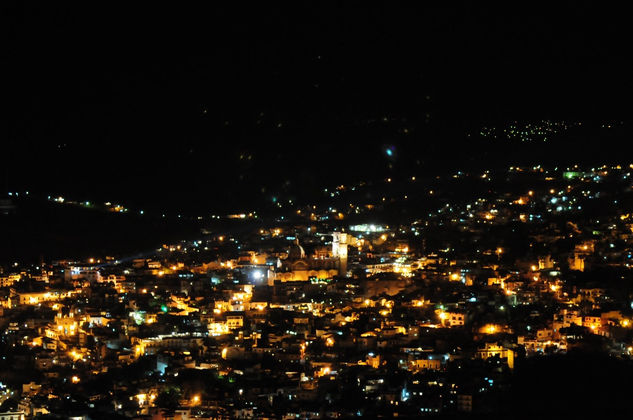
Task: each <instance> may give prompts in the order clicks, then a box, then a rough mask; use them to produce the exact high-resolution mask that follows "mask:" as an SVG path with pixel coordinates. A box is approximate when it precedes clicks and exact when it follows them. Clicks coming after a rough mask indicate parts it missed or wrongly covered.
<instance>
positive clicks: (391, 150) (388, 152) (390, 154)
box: [387, 148, 393, 157]
mask: <svg viewBox="0 0 633 420" xmlns="http://www.w3.org/2000/svg"><path fill="white" fill-rule="evenodd" d="M387 156H389V157H391V156H393V149H391V148H388V149H387Z"/></svg>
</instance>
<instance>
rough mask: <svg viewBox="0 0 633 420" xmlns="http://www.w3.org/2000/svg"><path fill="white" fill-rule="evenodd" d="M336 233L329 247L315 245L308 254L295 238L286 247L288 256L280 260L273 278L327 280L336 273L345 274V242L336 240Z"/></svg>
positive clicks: (283, 279)
mask: <svg viewBox="0 0 633 420" xmlns="http://www.w3.org/2000/svg"><path fill="white" fill-rule="evenodd" d="M337 234H338V232H336V233H335V240H334V241H333V243H332V248H331V249H330V248H329V247H326V246H317V247H316V248H315V249H314V251H313V252H312V253H311V254H310V255H307V254H306V252H305V250H304V248H303V246H301V244H300V243H299V239H298V238H297V239H295V241H294V243H293V244H292V245H291V246H290V248H289V249H288V257H287V258H285V259H283V260H282V261H281V267H280V268H279V269H278V270H277V271H276V272H275V280H277V281H281V282H288V281H309V280H328V279H331V278H333V277H334V276H337V275H343V276H344V275H346V274H347V273H346V270H347V242H346V241H344V243H341V241H340V240H337V238H339V239H340V237H339V235H337ZM345 239H347V237H346V238H345ZM335 248H336V249H335ZM343 248H344V252H343V251H342V249H343Z"/></svg>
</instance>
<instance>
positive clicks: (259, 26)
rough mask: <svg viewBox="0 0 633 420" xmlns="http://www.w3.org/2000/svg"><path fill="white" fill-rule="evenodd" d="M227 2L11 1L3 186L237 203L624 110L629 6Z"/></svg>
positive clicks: (7, 7)
mask: <svg viewBox="0 0 633 420" xmlns="http://www.w3.org/2000/svg"><path fill="white" fill-rule="evenodd" d="M86 3H88V2H86ZM212 3H215V2H212ZM231 3H233V6H232V7H231V8H225V7H220V6H219V5H215V4H213V5H210V6H208V7H207V8H205V9H197V8H194V7H191V6H186V5H183V4H178V5H176V4H172V5H171V7H169V8H159V6H157V4H151V3H150V4H148V5H145V6H146V7H141V6H133V7H131V6H129V5H126V6H125V7H122V6H120V5H112V4H109V3H100V4H99V5H96V4H93V3H91V2H90V4H84V5H82V6H78V7H77V5H73V6H70V5H66V4H59V3H55V2H48V3H44V4H41V5H33V4H24V3H23V2H17V1H16V2H2V5H0V8H1V10H0V16H1V17H0V19H1V21H0V27H2V28H3V29H2V30H3V35H4V36H3V38H4V39H5V40H8V46H7V48H6V49H3V55H4V57H3V58H4V60H3V62H4V63H5V64H4V65H3V68H4V70H7V71H6V72H5V76H4V77H3V79H2V80H3V84H4V87H3V92H5V93H3V102H4V104H3V109H2V121H1V124H2V125H1V128H2V136H3V139H2V146H0V147H2V149H0V150H1V152H2V165H3V166H4V167H5V172H8V173H10V177H9V186H10V188H12V189H20V188H22V189H31V190H33V191H41V192H51V193H63V194H76V195H81V196H83V197H86V198H90V197H92V196H95V197H96V198H101V197H113V198H111V199H116V198H117V197H120V198H121V199H127V200H137V201H138V202H140V203H161V202H163V201H164V199H165V197H177V198H178V199H180V200H182V201H183V202H188V203H189V204H191V203H192V202H195V203H196V205H199V206H202V207H205V208H208V207H214V206H220V205H221V204H220V203H219V202H220V201H221V202H222V205H224V204H227V205H228V206H229V207H230V205H232V204H233V205H237V204H239V203H243V202H244V199H243V197H241V196H242V195H244V196H247V197H248V196H254V195H259V196H260V197H268V196H269V195H271V194H275V193H276V192H278V191H279V190H281V189H283V188H284V184H285V183H287V182H290V183H291V184H294V185H295V186H297V187H301V185H303V184H305V185H319V184H322V183H328V182H338V180H337V176H338V175H337V176H333V173H340V174H341V177H343V178H345V177H346V176H348V175H351V174H355V175H358V174H361V176H364V175H365V173H366V174H367V176H370V175H371V174H374V173H376V168H377V167H380V168H383V169H384V170H389V168H388V165H389V163H393V162H390V161H389V160H386V159H385V156H384V149H385V147H386V146H388V145H391V144H393V145H395V146H396V147H397V149H398V150H400V156H401V158H400V160H401V161H403V162H404V161H405V156H406V157H407V159H408V160H407V162H409V163H411V162H416V161H417V162H419V161H420V156H422V157H423V156H424V155H425V154H428V152H429V150H436V149H437V144H438V143H442V144H444V145H449V146H450V147H451V148H452V150H453V153H458V154H459V153H460V152H459V151H460V150H461V145H463V144H464V142H465V141H466V140H465V139H464V135H465V134H464V133H465V132H466V130H468V129H470V128H472V127H477V126H479V125H482V124H502V123H503V122H504V121H509V120H535V119H542V118H551V119H555V120H561V119H568V120H583V121H587V120H589V121H601V120H603V119H608V120H610V119H623V118H627V113H626V110H627V109H628V108H629V107H630V106H629V105H627V103H628V101H630V98H631V93H632V89H631V87H632V86H631V74H633V66H632V58H631V54H630V45H629V39H630V38H631V36H630V35H631V34H630V33H629V32H630V31H631V28H632V27H633V26H632V25H631V23H632V22H631V15H630V14H629V13H626V12H625V10H623V9H618V8H615V7H613V6H611V5H603V4H601V2H588V1H573V2H572V1H569V2H556V6H555V7H554V6H552V4H548V3H542V4H537V3H536V2H524V3H521V4H520V5H518V6H517V5H516V4H512V5H509V4H506V5H503V4H501V5H499V4H496V5H495V6H494V7H493V6H487V7H482V6H481V4H479V3H476V2H472V3H459V2H450V3H446V2H434V3H433V4H430V5H425V6H423V7H421V5H419V4H416V7H412V5H413V3H414V2H408V4H409V5H407V6H405V5H404V3H400V2H384V3H382V4H379V5H371V6H370V5H367V4H365V3H367V2H340V1H338V2H317V1H314V2H301V3H302V4H301V5H297V4H294V5H292V6H289V7H282V6H278V7H274V8H273V7H271V3H266V4H265V5H262V4H260V5H258V6H253V5H252V4H250V2H238V3H235V2H231ZM297 3H298V2H297ZM415 3H422V2H415ZM424 3H427V2H424ZM550 3H553V2H550ZM147 6H151V7H147ZM286 6H287V5H286ZM623 104H624V105H623ZM384 118H387V121H384V120H383V119H384ZM405 129H406V130H407V133H406V134H403V130H405ZM464 150H465V149H464ZM249 156H250V158H249ZM436 158H439V159H441V156H439V157H437V156H436ZM434 159H435V158H434ZM435 160H437V159H435ZM422 162H424V159H423V158H422ZM334 165H338V166H339V167H341V168H344V169H341V170H340V171H338V172H337V171H333V167H334ZM401 165H404V163H402V164H401ZM391 169H393V168H391ZM346 171H347V172H349V173H347V172H346ZM4 175H5V174H3V176H4ZM297 184H298V185H297ZM209 196H213V197H214V199H213V200H210V199H207V198H204V197H209ZM236 197H240V198H239V200H238V198H236ZM240 200H241V201H240Z"/></svg>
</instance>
